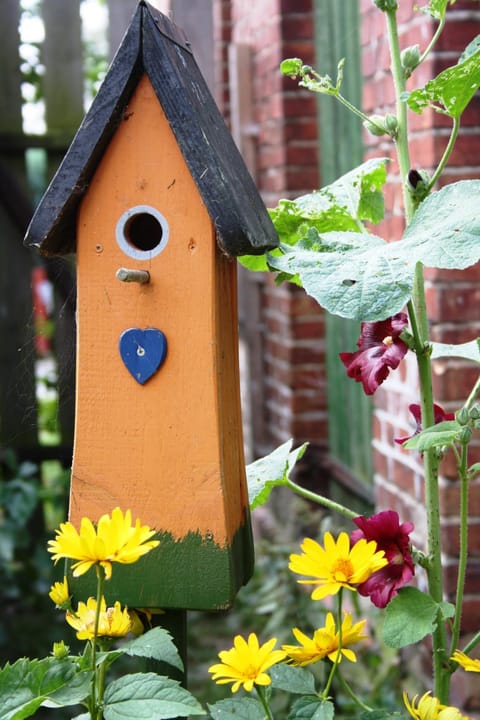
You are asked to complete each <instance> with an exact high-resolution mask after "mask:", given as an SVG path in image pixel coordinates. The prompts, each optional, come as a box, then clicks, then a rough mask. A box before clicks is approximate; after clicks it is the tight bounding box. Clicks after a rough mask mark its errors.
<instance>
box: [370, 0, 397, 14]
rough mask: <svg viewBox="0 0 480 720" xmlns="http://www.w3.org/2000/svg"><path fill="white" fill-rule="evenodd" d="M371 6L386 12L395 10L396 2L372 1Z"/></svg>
mask: <svg viewBox="0 0 480 720" xmlns="http://www.w3.org/2000/svg"><path fill="white" fill-rule="evenodd" d="M373 4H374V5H376V6H377V8H378V9H379V10H383V12H387V11H388V10H397V8H398V2H397V0H373Z"/></svg>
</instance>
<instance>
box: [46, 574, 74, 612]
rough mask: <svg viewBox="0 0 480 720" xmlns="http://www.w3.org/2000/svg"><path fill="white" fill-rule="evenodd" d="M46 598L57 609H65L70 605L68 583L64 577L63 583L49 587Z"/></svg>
mask: <svg viewBox="0 0 480 720" xmlns="http://www.w3.org/2000/svg"><path fill="white" fill-rule="evenodd" d="M48 597H49V598H50V600H52V602H54V603H55V605H56V606H57V607H59V608H67V607H68V606H69V605H70V595H69V592H68V581H67V578H66V576H65V575H64V576H63V582H56V583H54V584H53V585H52V586H51V588H50V592H49V593H48Z"/></svg>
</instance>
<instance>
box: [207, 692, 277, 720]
mask: <svg viewBox="0 0 480 720" xmlns="http://www.w3.org/2000/svg"><path fill="white" fill-rule="evenodd" d="M208 710H209V712H210V715H211V716H212V718H213V720H264V718H265V710H264V709H263V707H262V705H261V704H260V703H259V702H258V700H255V698H251V697H235V698H231V699H227V700H220V701H219V702H216V703H215V704H214V705H209V706H208Z"/></svg>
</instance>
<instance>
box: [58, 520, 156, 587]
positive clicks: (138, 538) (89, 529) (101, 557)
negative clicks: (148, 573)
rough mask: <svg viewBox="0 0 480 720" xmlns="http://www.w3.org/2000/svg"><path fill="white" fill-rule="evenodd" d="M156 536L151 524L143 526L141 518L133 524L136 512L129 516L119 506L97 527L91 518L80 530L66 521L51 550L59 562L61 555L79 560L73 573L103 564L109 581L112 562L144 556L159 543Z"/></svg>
mask: <svg viewBox="0 0 480 720" xmlns="http://www.w3.org/2000/svg"><path fill="white" fill-rule="evenodd" d="M153 535H155V531H154V530H151V529H150V528H149V527H148V525H141V524H140V520H139V519H138V518H137V520H136V521H135V525H132V514H131V512H130V510H127V512H126V513H125V515H124V514H123V513H122V511H121V510H120V508H118V507H117V508H115V510H113V511H112V515H111V516H110V515H102V517H101V518H100V520H99V521H98V524H97V527H96V528H95V527H94V525H93V523H92V522H91V520H89V519H88V518H82V520H81V522H80V532H78V531H77V530H76V528H75V527H74V526H73V525H72V523H70V522H66V523H62V524H61V525H60V529H59V530H56V537H55V539H54V540H49V543H48V546H49V547H48V551H49V552H51V553H52V559H53V560H54V561H55V562H57V561H58V560H60V558H69V559H71V560H78V562H76V563H75V564H74V565H73V566H72V569H73V575H74V576H75V577H78V576H80V575H83V574H84V573H86V572H87V570H89V569H90V568H91V567H92V565H96V564H98V565H101V566H102V567H103V568H104V570H105V576H106V578H107V580H108V579H109V578H110V577H111V575H112V562H118V563H125V564H129V563H134V562H136V561H137V560H138V559H139V558H140V557H141V556H142V555H145V554H146V553H148V552H150V550H153V548H154V547H156V546H157V545H158V544H159V541H158V540H150V538H151V537H152V536H153Z"/></svg>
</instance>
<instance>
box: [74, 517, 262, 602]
mask: <svg viewBox="0 0 480 720" xmlns="http://www.w3.org/2000/svg"><path fill="white" fill-rule="evenodd" d="M156 537H157V538H158V539H159V540H160V545H159V546H158V547H156V548H155V549H154V550H152V551H150V552H149V553H148V554H147V555H145V556H144V557H142V558H140V560H138V562H136V563H134V564H132V565H121V564H119V563H113V564H112V568H113V570H112V577H111V579H110V580H108V581H107V582H105V598H106V601H107V604H108V605H111V604H113V603H114V602H115V601H116V600H120V602H121V604H122V605H127V606H128V607H132V608H134V607H147V608H153V607H157V608H173V609H175V608H181V609H185V610H224V609H227V608H229V607H230V606H231V605H232V603H233V600H234V598H235V595H236V593H237V591H238V590H239V588H240V587H241V586H242V585H244V584H245V583H246V582H248V580H249V579H250V577H251V576H252V572H253V541H252V534H251V528H250V523H249V522H248V523H245V525H244V526H243V527H241V528H240V529H239V530H238V531H237V532H236V534H235V536H234V538H233V543H232V545H231V546H229V547H225V548H221V547H220V546H219V545H217V544H216V543H214V542H213V541H212V540H210V539H209V538H205V537H201V536H200V534H199V533H194V532H190V533H188V535H186V536H185V537H184V538H183V539H182V540H177V541H175V540H174V539H173V538H172V536H171V535H170V533H161V532H160V533H158V534H157V535H156ZM69 578H71V574H70V573H69ZM70 585H71V590H72V593H73V596H74V598H75V600H86V599H87V598H88V597H89V596H93V597H95V595H96V575H95V571H94V569H91V570H89V571H88V573H86V574H85V575H82V576H81V577H80V578H75V579H71V580H70Z"/></svg>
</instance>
